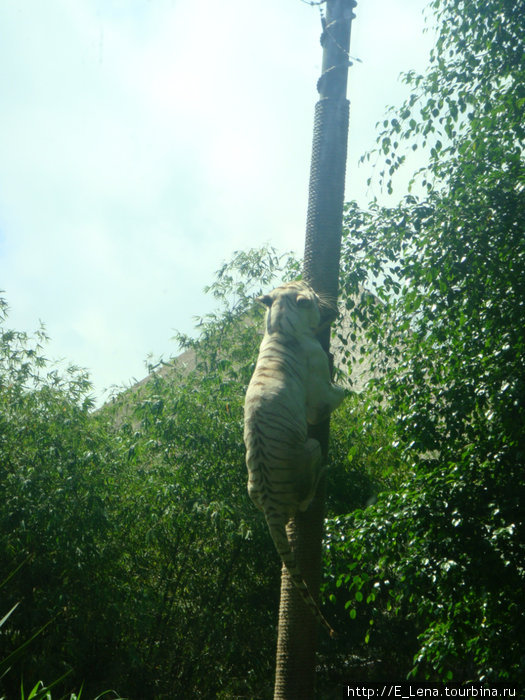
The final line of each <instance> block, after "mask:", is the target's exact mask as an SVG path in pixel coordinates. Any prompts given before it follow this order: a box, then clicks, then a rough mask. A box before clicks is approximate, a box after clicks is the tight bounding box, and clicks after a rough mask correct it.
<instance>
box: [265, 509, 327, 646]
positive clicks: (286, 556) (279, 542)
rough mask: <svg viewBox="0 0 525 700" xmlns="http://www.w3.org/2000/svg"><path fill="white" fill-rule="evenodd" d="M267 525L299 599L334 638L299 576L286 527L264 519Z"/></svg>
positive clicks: (301, 576) (301, 577)
mask: <svg viewBox="0 0 525 700" xmlns="http://www.w3.org/2000/svg"><path fill="white" fill-rule="evenodd" d="M266 521H267V523H268V528H269V530H270V535H271V536H272V540H273V542H274V544H275V548H276V550H277V552H278V554H279V556H280V557H281V559H282V561H283V563H284V565H285V566H286V569H287V571H288V574H289V575H290V578H291V579H292V581H293V583H294V585H295V587H296V588H297V590H298V591H299V593H300V595H301V598H302V599H303V600H304V602H305V604H306V605H307V607H308V608H309V609H310V611H311V612H312V615H313V616H314V617H315V618H316V619H317V621H318V622H320V623H321V625H323V627H325V628H326V629H327V630H328V633H329V634H330V637H332V638H333V637H335V636H336V633H335V631H334V630H333V628H332V626H331V625H330V623H329V622H328V621H327V620H326V618H325V616H324V615H323V613H322V612H321V610H320V608H319V606H318V605H317V603H316V602H315V600H314V598H313V596H312V594H311V593H310V590H309V588H308V586H307V584H306V581H305V580H304V578H303V575H302V574H301V571H300V569H299V566H298V565H297V561H296V559H295V554H294V553H293V551H292V548H291V547H290V542H289V541H288V536H287V534H286V527H285V525H284V524H283V523H282V522H271V521H270V520H269V519H268V518H267V519H266Z"/></svg>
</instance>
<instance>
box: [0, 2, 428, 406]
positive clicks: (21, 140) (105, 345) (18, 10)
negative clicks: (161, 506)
mask: <svg viewBox="0 0 525 700" xmlns="http://www.w3.org/2000/svg"><path fill="white" fill-rule="evenodd" d="M424 6H425V2H424V0H403V1H402V2H398V3H394V2H391V1H389V0H360V1H359V2H358V5H357V7H356V9H355V14H356V18H355V19H354V21H353V24H352V30H351V47H350V53H351V55H352V56H354V57H356V58H358V59H359V61H354V64H353V66H352V67H351V68H350V73H349V89H348V98H349V99H350V105H351V106H350V130H349V151H348V168H347V178H346V199H357V200H358V201H359V202H360V203H361V204H362V205H366V203H367V202H368V201H370V199H371V198H372V197H373V196H374V195H380V192H377V191H375V190H370V189H367V186H366V181H367V179H368V177H369V176H370V175H371V171H370V168H371V167H372V166H371V165H366V166H365V165H359V164H358V160H359V157H360V156H361V155H362V154H363V153H364V152H365V151H366V150H368V149H370V148H371V147H373V145H374V138H375V133H376V130H375V125H376V123H377V122H378V121H379V120H381V119H382V118H383V116H384V114H385V108H386V106H387V105H390V104H398V103H399V102H400V101H401V99H402V97H403V96H404V95H406V87H405V86H403V85H402V84H401V83H400V81H399V79H398V78H399V74H400V73H401V72H402V71H407V70H410V69H415V70H418V71H422V70H424V68H425V65H426V63H427V59H428V53H429V50H430V48H431V35H430V34H429V33H425V32H424V31H423V30H424V28H425V26H426V24H425V21H424V16H423V9H424ZM320 32H321V24H320V15H319V7H314V6H310V5H309V4H308V3H306V2H304V0H222V1H221V2H206V0H203V1H201V2H195V0H192V1H190V0H46V2H42V0H0V115H1V117H0V289H1V290H3V292H2V295H3V296H4V298H5V299H6V300H7V303H8V305H9V318H8V324H7V325H8V326H9V327H10V328H15V329H16V330H23V331H27V332H32V331H34V330H36V329H37V328H38V327H39V323H40V321H42V322H43V323H44V324H45V327H46V331H47V333H48V335H49V336H50V338H51V340H50V342H49V344H48V345H47V347H46V355H47V357H49V358H50V359H52V360H61V361H63V362H64V363H65V364H66V365H67V364H68V363H72V364H75V365H79V366H81V367H84V368H87V369H88V371H89V373H90V377H91V380H92V382H93V385H94V395H95V396H96V399H97V402H98V403H100V402H101V401H103V400H104V399H106V398H107V396H108V393H107V390H108V389H109V388H110V387H112V386H115V385H117V386H120V385H123V386H124V385H129V384H130V383H132V382H133V381H135V380H139V379H142V378H143V377H144V376H145V374H146V373H147V372H146V366H145V361H146V358H147V356H148V355H150V354H151V355H152V356H153V357H154V358H158V357H160V356H163V357H164V358H168V357H170V356H173V355H175V354H177V345H176V343H175V342H174V341H173V340H172V337H173V335H174V332H175V330H178V331H182V332H184V333H192V332H193V328H194V317H195V316H199V315H202V314H204V313H206V312H207V311H208V310H210V308H211V307H212V305H213V304H212V301H211V300H210V299H209V298H208V297H207V296H206V295H205V294H204V291H203V288H204V287H205V285H207V284H209V283H210V282H211V281H212V280H213V275H214V272H215V271H216V270H217V269H218V268H219V267H220V266H221V264H222V263H223V262H224V261H226V260H228V259H230V258H231V255H232V253H233V252H234V251H235V250H239V249H248V248H252V247H259V246H261V245H264V244H270V245H272V246H274V247H275V248H277V249H278V250H279V251H282V252H284V251H288V250H293V251H295V252H296V253H297V254H299V255H301V254H302V252H303V247H304V231H305V222H306V210H307V193H308V178H309V170H310V155H311V142H312V129H313V113H314V106H315V102H316V101H317V98H318V95H317V92H316V83H317V80H318V78H319V76H320V71H321V58H322V53H321V47H320V44H319V36H320Z"/></svg>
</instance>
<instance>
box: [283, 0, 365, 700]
mask: <svg viewBox="0 0 525 700" xmlns="http://www.w3.org/2000/svg"><path fill="white" fill-rule="evenodd" d="M320 4H322V3H320ZM355 6H356V2H355V0H326V14H325V16H324V18H323V33H322V36H321V44H322V46H323V64H322V75H321V77H320V79H319V82H318V84H317V89H318V91H319V101H318V102H317V104H316V107H315V120H314V135H313V147H312V160H311V170H310V189H309V198H308V215H307V223H306V238H305V252H304V265H303V276H304V279H305V281H306V282H308V283H309V284H310V285H311V286H312V287H313V288H314V289H315V291H316V292H318V293H319V294H320V295H322V296H323V297H324V298H328V299H330V300H331V301H332V302H333V305H334V307H335V305H336V302H337V296H338V282H339V258H340V252H341V233H342V221H343V204H344V185H345V172H346V153H347V140H348V117H349V102H348V100H347V99H346V89H347V80H348V67H349V65H350V61H349V49H350V29H351V22H352V19H353V18H354V16H355V15H354V14H353V9H354V7H355ZM326 320H327V321H331V320H332V319H326ZM319 340H320V341H321V344H322V345H323V348H324V349H325V350H326V352H327V353H329V346H330V324H329V323H327V324H326V325H325V327H324V329H323V331H322V332H321V334H320V336H319ZM328 435H329V421H326V422H325V423H323V424H321V425H319V426H315V428H312V430H311V437H315V438H316V439H317V440H319V442H320V443H321V448H322V451H323V456H324V460H325V461H326V459H327V454H328ZM324 501H325V483H324V478H323V479H322V480H321V482H320V484H319V488H318V491H317V494H316V497H315V499H314V500H313V502H312V504H311V506H310V508H309V509H308V511H307V512H306V513H300V514H298V515H297V516H296V517H295V518H294V520H292V521H291V522H290V523H289V525H288V536H289V538H290V540H291V543H292V546H293V547H294V550H295V552H296V556H297V560H298V563H299V567H300V569H301V571H302V572H303V575H304V577H305V580H306V583H307V584H308V587H309V589H310V591H312V593H313V594H314V595H316V593H317V594H318V591H319V585H320V579H321V544H322V538H323V525H324ZM316 641H317V622H316V620H315V619H314V618H313V616H312V614H311V612H310V611H309V610H308V608H307V607H306V605H305V603H304V602H303V600H302V598H301V597H300V595H299V594H298V592H297V589H296V588H295V586H294V584H293V583H292V581H291V579H290V577H289V576H288V572H287V571H286V568H285V567H284V566H283V568H282V574H281V603H280V609H279V632H278V640H277V660H276V678H275V693H274V698H275V699H277V700H295V699H297V700H299V699H301V700H308V699H309V698H313V697H314V680H315V652H316Z"/></svg>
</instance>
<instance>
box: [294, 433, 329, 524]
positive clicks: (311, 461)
mask: <svg viewBox="0 0 525 700" xmlns="http://www.w3.org/2000/svg"><path fill="white" fill-rule="evenodd" d="M322 462H323V456H322V452H321V445H320V444H319V442H318V440H314V439H313V438H309V439H308V440H307V441H306V442H305V443H304V447H303V451H302V454H301V455H300V456H299V458H298V460H297V464H296V469H297V472H296V487H297V494H298V504H297V508H298V510H300V511H305V510H306V509H307V508H308V506H309V505H310V503H311V502H312V499H313V497H314V496H315V492H316V491H317V485H318V483H319V479H320V478H321V477H322V475H323V474H324V473H325V471H326V469H327V467H323V466H322Z"/></svg>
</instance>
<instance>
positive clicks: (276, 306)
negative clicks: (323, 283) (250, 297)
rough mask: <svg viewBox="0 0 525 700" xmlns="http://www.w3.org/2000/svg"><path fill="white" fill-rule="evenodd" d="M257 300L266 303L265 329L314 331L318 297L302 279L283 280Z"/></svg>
mask: <svg viewBox="0 0 525 700" xmlns="http://www.w3.org/2000/svg"><path fill="white" fill-rule="evenodd" d="M257 301H259V302H260V303H262V304H264V305H265V306H266V307H267V311H266V332H267V333H283V334H289V335H294V336H299V335H302V334H304V333H309V332H315V331H316V329H317V328H318V326H319V323H320V321H321V313H320V311H319V303H320V300H319V297H318V296H317V294H316V293H315V292H314V290H313V289H312V288H311V287H310V285H309V284H306V282H301V281H299V282H287V283H286V284H282V285H281V286H280V287H277V288H276V289H274V290H273V291H271V292H270V293H269V294H265V295H264V296H261V297H258V298H257Z"/></svg>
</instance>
